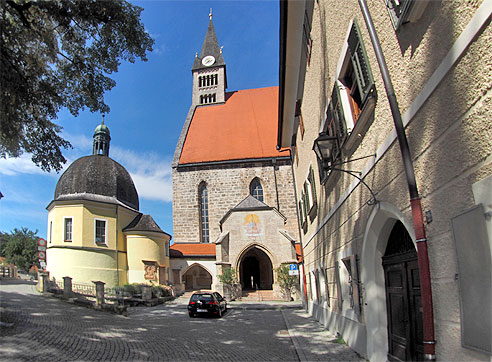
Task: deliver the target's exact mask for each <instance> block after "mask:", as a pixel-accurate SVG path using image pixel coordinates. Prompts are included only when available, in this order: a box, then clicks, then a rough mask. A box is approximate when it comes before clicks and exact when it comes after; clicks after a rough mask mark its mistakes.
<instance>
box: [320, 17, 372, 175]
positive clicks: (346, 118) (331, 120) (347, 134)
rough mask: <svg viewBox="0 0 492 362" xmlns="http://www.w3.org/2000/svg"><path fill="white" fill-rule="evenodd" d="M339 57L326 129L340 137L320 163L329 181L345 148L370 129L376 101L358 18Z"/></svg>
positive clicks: (349, 146)
mask: <svg viewBox="0 0 492 362" xmlns="http://www.w3.org/2000/svg"><path fill="white" fill-rule="evenodd" d="M344 49H346V50H345V51H344V52H343V53H342V54H341V57H340V61H339V65H338V67H337V69H338V73H337V76H336V80H335V84H334V85H333V89H332V92H331V98H330V100H329V102H328V106H327V110H326V119H325V121H324V126H323V131H324V132H326V134H327V135H328V136H335V137H336V138H337V139H336V141H335V142H333V143H332V149H331V152H330V157H331V159H330V160H327V164H324V165H321V164H319V166H320V167H319V169H320V180H321V182H322V183H324V182H326V180H327V178H328V176H329V175H330V169H331V168H332V167H336V165H337V164H338V163H340V161H341V159H342V148H343V149H345V150H350V149H352V147H353V146H354V144H355V143H356V142H360V137H351V135H352V134H354V133H355V134H363V133H364V132H365V130H366V129H367V128H366V127H368V124H369V120H370V119H371V117H370V115H371V114H372V113H373V111H374V108H375V104H376V89H375V85H374V78H373V75H372V70H371V67H370V65H369V60H368V57H367V53H366V50H365V47H364V43H363V41H362V37H361V33H360V29H359V26H358V25H357V22H356V21H355V20H354V21H353V23H352V24H351V27H350V32H349V35H348V38H347V43H346V44H345V48H344Z"/></svg>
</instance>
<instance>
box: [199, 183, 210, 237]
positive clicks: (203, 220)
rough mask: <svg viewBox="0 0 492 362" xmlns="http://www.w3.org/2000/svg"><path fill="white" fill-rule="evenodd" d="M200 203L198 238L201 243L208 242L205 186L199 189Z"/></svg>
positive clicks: (206, 192)
mask: <svg viewBox="0 0 492 362" xmlns="http://www.w3.org/2000/svg"><path fill="white" fill-rule="evenodd" d="M199 203H200V237H201V242H202V243H209V242H210V235H209V219H208V191H207V185H206V184H204V183H203V184H202V185H201V186H200V188H199Z"/></svg>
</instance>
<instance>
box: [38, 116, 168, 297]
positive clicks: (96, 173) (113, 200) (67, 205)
mask: <svg viewBox="0 0 492 362" xmlns="http://www.w3.org/2000/svg"><path fill="white" fill-rule="evenodd" d="M110 140H111V137H110V132H109V128H108V127H107V126H106V125H105V124H104V120H103V122H102V124H100V125H99V126H97V128H96V130H95V131H94V143H93V154H92V155H90V156H85V157H81V158H79V159H77V160H75V161H74V162H73V163H72V164H71V165H70V167H68V169H67V170H66V171H65V172H64V173H63V174H62V176H61V177H60V179H59V180H58V183H57V185H56V189H55V195H54V199H53V201H51V203H50V204H49V205H48V207H47V209H48V212H49V214H48V245H47V257H46V259H47V265H46V270H47V271H48V272H49V273H50V277H51V278H54V279H56V280H62V279H63V278H64V277H67V276H68V277H70V278H72V282H74V283H79V284H80V283H82V284H84V283H85V284H91V283H92V282H93V281H102V282H104V283H105V284H107V285H108V286H111V287H112V286H121V285H124V284H127V283H154V284H168V283H169V265H170V263H169V241H170V239H171V236H170V235H169V234H167V233H165V232H164V231H162V230H161V229H160V228H159V226H158V225H157V224H156V223H155V221H154V220H153V219H152V217H151V216H150V215H143V214H142V213H141V212H140V211H139V199H138V193H137V190H136V189H135V185H134V184H133V180H132V178H131V176H130V174H129V173H128V171H127V170H126V169H125V168H124V167H123V166H122V165H120V164H119V163H117V162H116V161H114V160H112V159H111V158H110V157H109V146H110Z"/></svg>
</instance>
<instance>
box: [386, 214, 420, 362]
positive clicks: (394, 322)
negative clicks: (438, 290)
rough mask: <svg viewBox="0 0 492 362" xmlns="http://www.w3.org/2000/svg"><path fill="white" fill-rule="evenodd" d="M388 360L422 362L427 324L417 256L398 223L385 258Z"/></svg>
mask: <svg viewBox="0 0 492 362" xmlns="http://www.w3.org/2000/svg"><path fill="white" fill-rule="evenodd" d="M382 260H383V262H382V264H383V269H384V279H385V291H386V310H387V317H388V360H390V361H422V360H423V357H424V354H423V349H424V347H423V322H422V320H423V319H422V305H421V293H420V278H419V267H418V259H417V252H416V250H415V246H414V244H413V242H412V239H411V237H410V235H409V234H408V232H407V230H406V229H405V226H404V225H403V224H402V223H401V222H400V221H397V222H396V223H395V225H394V226H393V229H392V230H391V233H390V236H389V239H388V244H387V245H386V250H385V252H384V256H383V257H382Z"/></svg>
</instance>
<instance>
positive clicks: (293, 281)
mask: <svg viewBox="0 0 492 362" xmlns="http://www.w3.org/2000/svg"><path fill="white" fill-rule="evenodd" d="M275 271H276V272H277V282H278V285H279V286H280V288H281V289H282V291H283V292H284V293H285V294H286V295H287V296H288V298H289V299H290V295H291V293H292V291H293V290H294V287H295V286H296V285H297V284H298V283H297V276H295V275H290V274H289V266H288V264H282V265H280V266H279V267H278V268H277V269H275Z"/></svg>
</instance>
